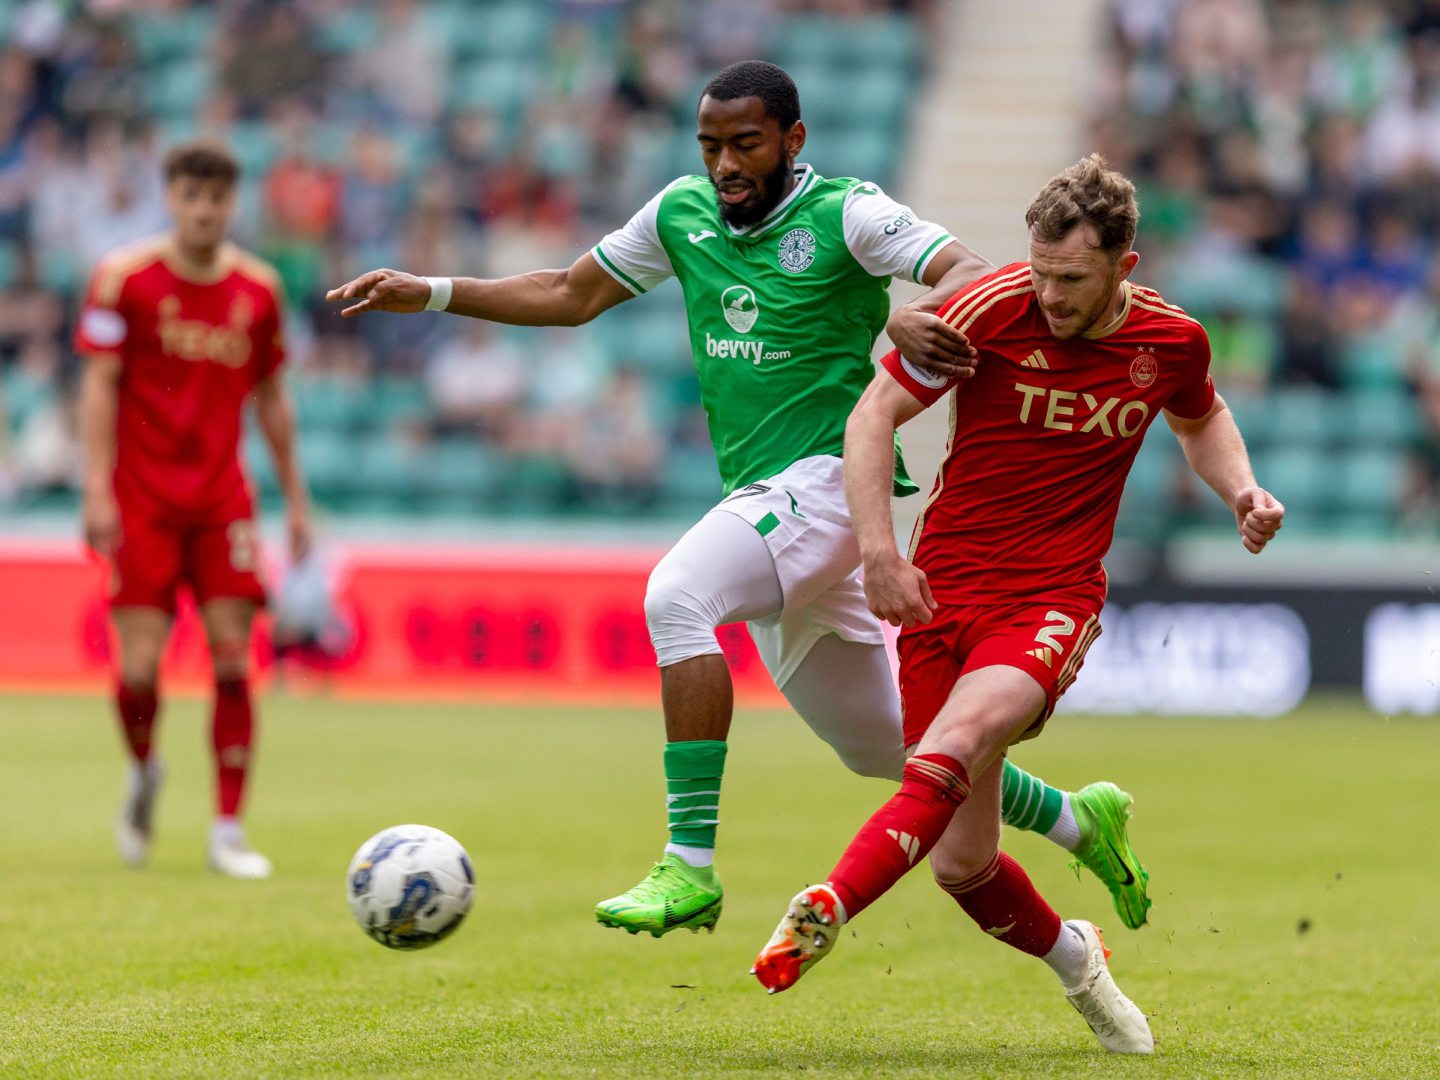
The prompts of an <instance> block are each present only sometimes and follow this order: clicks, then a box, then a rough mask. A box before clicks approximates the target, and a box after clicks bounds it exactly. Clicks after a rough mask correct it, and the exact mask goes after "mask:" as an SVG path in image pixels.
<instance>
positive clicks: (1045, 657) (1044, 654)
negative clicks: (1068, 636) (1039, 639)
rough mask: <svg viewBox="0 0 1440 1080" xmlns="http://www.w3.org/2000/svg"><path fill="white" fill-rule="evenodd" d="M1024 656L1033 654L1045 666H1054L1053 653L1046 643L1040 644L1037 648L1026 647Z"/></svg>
mask: <svg viewBox="0 0 1440 1080" xmlns="http://www.w3.org/2000/svg"><path fill="white" fill-rule="evenodd" d="M1025 655H1026V656H1033V657H1035V659H1036V660H1039V661H1040V662H1041V663H1042V664H1044V665H1045V666H1046V667H1054V666H1055V653H1054V651H1053V650H1052V649H1051V648H1050V646H1048V645H1041V646H1040V647H1039V648H1038V649H1026V650H1025Z"/></svg>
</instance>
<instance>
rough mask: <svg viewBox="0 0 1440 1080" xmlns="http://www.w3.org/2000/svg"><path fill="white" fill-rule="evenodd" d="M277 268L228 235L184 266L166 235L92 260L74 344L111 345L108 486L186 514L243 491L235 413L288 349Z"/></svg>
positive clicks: (101, 349) (107, 351) (92, 349)
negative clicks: (227, 240)
mask: <svg viewBox="0 0 1440 1080" xmlns="http://www.w3.org/2000/svg"><path fill="white" fill-rule="evenodd" d="M280 312H281V308H280V292H279V279H278V277H277V276H276V274H275V272H274V270H272V269H271V268H270V267H269V266H268V265H267V264H265V263H263V262H261V261H260V260H259V259H256V258H255V257H253V256H251V255H248V254H246V253H245V252H243V251H241V250H239V249H238V248H235V247H234V246H233V245H228V244H227V245H226V247H225V248H224V249H223V250H222V252H221V254H220V259H219V262H218V263H217V265H215V266H213V267H208V268H205V270H204V271H203V272H202V271H201V270H200V269H199V268H194V267H190V266H188V265H187V264H186V263H185V262H184V260H183V259H182V258H181V256H180V255H179V253H178V252H177V251H176V250H175V248H174V245H173V244H172V243H171V241H170V240H169V239H168V238H157V239H152V240H147V241H143V242H141V243H139V244H135V245H132V246H130V247H127V248H122V249H120V250H119V251H116V252H114V253H112V254H111V255H108V256H107V257H106V258H105V259H104V260H102V261H101V263H100V265H99V266H98V267H97V268H96V270H95V273H94V276H93V277H92V278H91V280H90V287H89V289H88V291H87V293H86V297H85V306H84V309H83V311H82V312H81V315H80V321H79V324H78V326H77V327H76V330H75V350H76V351H77V352H79V353H80V354H82V355H84V356H87V357H100V356H109V357H118V358H119V360H120V361H121V365H122V366H121V369H120V400H119V415H118V417H117V431H116V444H115V451H116V452H115V494H116V497H117V498H118V499H119V500H120V501H121V502H122V504H125V505H131V506H133V505H135V504H137V503H142V504H148V505H155V506H158V507H160V508H163V509H167V510H171V511H178V512H181V513H184V514H196V515H200V516H203V515H204V514H205V512H206V511H209V510H212V509H216V508H219V507H222V506H234V504H235V503H236V501H237V500H246V501H247V502H248V499H249V495H248V484H247V483H246V479H245V473H244V470H243V467H242V465H241V462H240V435H241V413H242V409H243V407H244V404H245V399H246V398H247V397H248V396H249V394H250V391H251V390H252V389H253V388H254V387H255V385H256V383H258V382H260V381H261V380H262V379H265V378H266V377H267V376H269V375H270V374H271V373H273V372H274V371H275V369H276V368H277V367H279V366H280V364H281V362H282V361H283V360H284V349H283V346H282V344H281V325H280V323H281V313H280Z"/></svg>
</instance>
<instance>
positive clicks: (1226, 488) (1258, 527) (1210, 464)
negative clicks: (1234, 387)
mask: <svg viewBox="0 0 1440 1080" xmlns="http://www.w3.org/2000/svg"><path fill="white" fill-rule="evenodd" d="M1165 421H1166V423H1168V424H1169V425H1170V430H1171V431H1173V432H1175V437H1176V438H1177V439H1179V440H1180V447H1181V449H1182V450H1184V451H1185V460H1186V461H1188V462H1189V463H1190V468H1191V469H1193V470H1194V471H1195V475H1196V476H1198V477H1200V479H1201V480H1204V481H1205V483H1207V484H1209V485H1210V486H1211V487H1212V488H1213V489H1214V490H1215V493H1216V494H1217V495H1219V496H1220V498H1222V499H1224V500H1225V505H1226V506H1228V507H1230V509H1231V510H1233V511H1234V513H1235V525H1236V528H1238V529H1239V531H1240V539H1241V541H1242V542H1243V543H1244V544H1245V549H1246V550H1247V551H1249V552H1251V553H1252V554H1257V555H1258V554H1259V553H1260V551H1261V550H1263V549H1264V547H1265V545H1266V544H1268V543H1269V542H1270V541H1271V540H1273V539H1274V538H1275V534H1276V533H1277V532H1279V531H1280V526H1281V525H1282V524H1283V523H1284V520H1285V507H1284V506H1283V505H1281V503H1280V500H1279V499H1277V498H1275V496H1273V495H1271V494H1270V493H1269V492H1268V491H1266V490H1265V489H1264V488H1262V487H1260V486H1259V485H1258V484H1256V483H1255V473H1254V471H1253V470H1252V469H1251V468H1250V455H1249V454H1248V453H1246V451H1245V440H1244V439H1242V438H1241V437H1240V429H1239V428H1238V427H1236V426H1235V417H1234V415H1233V414H1232V413H1231V412H1230V409H1229V407H1228V406H1227V405H1226V404H1225V401H1224V399H1223V398H1221V397H1220V395H1219V394H1216V395H1215V403H1214V405H1212V406H1211V408H1210V411H1209V412H1208V413H1206V414H1205V415H1204V416H1202V417H1200V418H1199V419H1195V420H1190V419H1186V418H1185V417H1182V416H1176V415H1175V414H1174V413H1172V412H1169V411H1167V412H1166V413H1165Z"/></svg>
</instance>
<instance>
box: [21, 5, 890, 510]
mask: <svg viewBox="0 0 1440 1080" xmlns="http://www.w3.org/2000/svg"><path fill="white" fill-rule="evenodd" d="M914 13H915V8H914V6H913V5H906V4H894V3H885V2H877V0H811V2H796V3H790V4H784V5H776V4H774V3H771V2H766V0H705V2H703V3H683V2H680V0H646V2H639V3H636V2H623V0H556V2H553V3H539V2H532V0H433V2H425V3H420V2H417V0H383V2H379V3H373V4H372V3H360V2H355V0H294V2H279V3H277V2H247V0H217V2H214V3H203V2H186V0H150V2H140V3H137V2H119V0H88V2H86V3H73V2H63V0H0V40H3V41H4V42H5V47H4V49H3V53H0V288H3V291H0V357H3V359H0V407H3V413H4V422H3V423H0V507H3V506H5V505H7V504H8V505H9V506H10V508H11V511H12V512H13V511H14V510H16V509H22V508H25V507H36V506H65V505H68V503H69V501H70V500H71V498H72V497H73V491H72V489H73V485H74V477H75V471H76V461H77V449H76V446H75V437H74V425H73V419H72V416H71V408H72V406H71V387H72V386H73V383H74V368H75V361H74V359H73V357H71V356H69V355H68V353H67V347H66V342H67V340H68V338H67V329H68V324H69V323H70V321H71V319H72V318H73V316H74V313H75V305H76V300H77V295H78V293H79V292H80V291H81V290H83V287H84V282H85V279H86V274H87V272H88V269H89V267H90V266H91V265H93V263H94V261H95V260H96V259H97V258H98V257H99V256H100V255H102V254H103V253H104V252H106V251H107V250H109V249H111V248H113V247H115V246H116V245H118V244H121V243H125V242H128V241H130V240H132V239H135V238H137V237H139V236H143V235H145V234H146V233H148V232H152V231H156V230H159V229H161V228H163V227H164V215H163V207H162V202H161V198H162V190H161V185H160V180H159V157H160V155H161V154H162V152H163V149H164V147H165V146H166V145H167V144H169V143H171V142H173V141H175V140H177V139H181V138H185V137H188V136H192V135H195V134H201V133H204V134H208V135H213V136H217V137H219V138H221V139H223V140H225V141H226V142H227V143H228V144H229V145H230V146H231V147H233V148H234V150H235V151H236V152H237V153H238V155H239V156H240V158H241V159H242V161H243V164H244V166H245V169H246V177H245V181H244V186H243V190H242V193H241V208H240V211H239V215H238V217H239V220H238V228H237V230H236V231H237V238H238V239H239V240H240V241H241V242H242V243H244V244H246V245H247V246H249V247H251V248H253V249H254V250H256V251H258V252H259V253H260V254H262V255H263V256H265V257H266V258H268V259H270V260H272V261H273V262H274V263H275V264H276V265H277V267H278V268H279V270H280V272H281V275H282V277H283V279H284V283H285V288H286V292H287V295H288V300H289V304H290V318H289V325H288V331H289V345H290V349H291V358H292V369H291V370H292V385H293V388H294V392H295V395H296V398H297V401H298V404H299V412H300V423H301V431H302V440H301V455H302V462H303V465H304V467H305V468H306V470H307V472H308V474H309V476H310V480H311V483H312V487H313V488H314V491H315V494H316V497H317V501H318V502H319V503H320V504H321V505H322V506H325V507H328V508H330V509H332V510H358V511H370V512H374V511H380V512H408V511H412V510H413V511H419V512H423V513H431V514H434V513H444V512H447V511H459V512H474V511H477V510H483V511H487V512H491V513H517V514H529V513H537V512H563V511H566V510H579V511H583V512H586V513H594V512H607V511H616V512H628V511H633V510H637V509H641V510H661V509H673V510H674V511H675V512H677V513H687V514H688V513H693V512H694V510H695V509H696V507H699V506H705V505H709V504H710V503H711V502H713V501H714V499H715V498H716V497H717V495H718V490H719V483H718V476H717V474H716V472H715V467H714V462H713V455H712V454H711V451H710V448H709V444H708V441H707V437H706V434H705V421H704V415H703V413H702V412H701V411H700V409H699V405H698V388H697V386H696V383H695V379H694V376H693V369H692V365H691V361H690V359H689V352H688V342H687V338H686V334H685V327H684V323H683V320H682V318H681V312H682V310H683V309H682V308H681V305H680V297H679V292H678V289H676V288H675V287H674V286H673V285H672V286H669V287H667V288H666V289H663V290H661V291H660V293H659V294H658V295H657V296H656V297H654V298H650V297H647V298H646V301H645V302H644V303H640V304H634V305H626V306H624V307H622V308H620V309H617V310H616V311H615V312H612V313H609V314H608V315H607V316H606V318H604V319H602V320H600V321H599V322H598V323H596V324H593V325H592V326H591V327H588V328H586V329H584V330H582V331H580V332H578V333H577V332H576V331H573V330H542V331H512V330H509V329H503V328H489V327H486V326H482V325H479V324H467V323H464V322H462V320H459V319H445V318H425V319H415V318H402V317H396V316H382V317H379V318H367V319H362V320H358V321H355V322H342V321H341V320H340V319H339V318H338V317H337V315H336V314H335V310H334V309H333V308H330V309H327V307H326V306H325V305H324V304H323V300H322V298H323V292H324V289H325V288H326V287H327V286H329V285H333V284H337V283H339V282H342V281H344V280H346V279H347V278H349V277H351V276H353V275H354V274H356V273H358V272H359V271H361V270H363V269H367V268H370V267H373V266H381V265H391V266H400V267H405V268H409V269H414V270H416V271H418V272H425V273H432V274H470V275H476V276H494V275H499V274H504V273H511V272H518V271H523V270H529V269H534V268H537V267H541V266H557V265H568V264H569V263H570V261H571V260H573V259H574V258H575V256H576V255H578V254H579V253H580V251H583V250H584V248H585V247H586V246H588V245H589V244H591V243H593V242H594V241H595V240H597V239H599V237H600V236H601V235H602V234H603V232H604V231H606V230H608V229H610V228H613V227H615V226H616V225H618V224H620V223H621V222H623V221H624V220H625V219H626V218H627V217H628V216H629V215H630V214H631V213H633V212H634V211H635V210H637V209H638V208H639V207H640V206H641V205H642V204H643V203H644V202H645V201H646V200H647V199H648V198H649V197H650V196H651V195H652V194H654V192H655V191H657V190H659V188H660V187H662V186H663V185H664V184H665V183H667V182H668V181H669V180H671V179H673V178H674V177H675V176H677V175H680V174H682V173H689V172H694V171H696V170H697V169H698V168H699V155H698V151H697V149H696V145H695V141H694V128H693V122H694V107H695V101H696V98H697V97H698V90H699V87H700V86H702V85H703V83H704V81H705V80H706V79H708V77H709V76H710V75H711V74H713V73H714V71H715V70H716V69H718V68H719V67H721V66H723V65H724V64H727V63H730V62H731V61H733V60H736V59H741V58H746V57H750V56H755V55H765V56H773V57H775V58H776V59H777V60H779V61H781V62H784V63H787V64H793V66H794V67H795V68H796V73H797V74H799V73H800V69H801V68H804V67H805V65H807V64H809V65H810V68H809V70H811V71H819V72H820V73H821V77H823V76H825V75H829V74H830V70H831V69H827V68H825V67H824V65H825V64H829V63H833V62H834V61H836V60H839V61H842V62H846V61H850V60H853V64H852V65H851V66H850V67H849V69H848V71H847V72H845V75H846V76H847V77H848V78H851V79H852V80H853V79H857V78H858V79H859V80H861V85H862V87H868V90H867V105H866V107H865V108H863V109H856V110H851V109H849V108H848V107H847V106H846V103H845V101H844V99H843V98H841V97H840V96H838V95H828V96H827V95H816V96H812V98H811V99H810V101H809V103H808V104H809V108H808V110H807V118H808V119H809V120H810V121H811V126H812V128H815V129H817V134H820V135H821V136H822V139H821V140H820V141H821V142H822V143H825V144H828V145H829V146H830V147H831V148H832V150H834V149H840V148H841V144H842V142H843V146H844V149H845V154H844V155H843V156H844V159H845V161H846V166H845V167H844V168H845V169H846V171H863V172H864V173H865V174H867V175H874V176H876V177H877V178H880V179H882V180H883V179H885V178H887V177H888V175H889V173H890V171H891V170H890V168H889V165H890V163H891V162H892V161H894V160H895V159H896V158H897V157H898V156H899V154H900V152H901V149H902V146H903V123H902V121H903V119H904V115H905V103H906V99H907V97H908V94H909V91H910V88H911V86H912V85H913V80H914V76H915V70H916V68H915V60H916V58H917V55H918V51H919V50H918V39H919V34H918V33H917V28H916V23H915V21H914ZM822 42H823V44H824V49H823V50H821V51H818V52H817V51H816V50H815V48H814V46H815V45H816V44H817V43H822ZM787 44H788V46H790V48H789V49H788V51H787ZM817 65H818V66H817ZM837 74H839V73H838V72H837ZM833 82H834V79H833V77H832V79H831V85H833ZM827 132H828V133H829V137H825V136H826V133H827ZM809 156H810V159H811V160H813V161H814V162H815V164H816V166H817V168H820V169H821V170H822V171H828V170H831V169H839V168H842V166H840V164H839V162H838V160H837V157H838V156H839V155H837V154H835V153H833V152H832V153H830V154H824V153H821V154H819V155H809ZM257 449H258V448H257ZM252 460H253V461H254V463H255V465H256V468H257V471H258V472H259V473H260V477H261V479H262V481H263V480H267V479H268V477H267V476H266V475H265V469H264V466H265V464H266V462H265V458H264V455H263V454H261V453H258V452H257V453H255V454H253V455H252Z"/></svg>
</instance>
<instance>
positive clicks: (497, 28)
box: [451, 0, 550, 62]
mask: <svg viewBox="0 0 1440 1080" xmlns="http://www.w3.org/2000/svg"><path fill="white" fill-rule="evenodd" d="M547 7H548V5H545V4H532V3H527V2H525V0H510V2H508V3H503V4H495V5H487V8H486V10H485V11H484V12H483V13H469V14H468V15H467V16H465V17H462V18H460V19H457V20H456V21H455V22H454V24H453V26H454V37H453V38H452V42H451V43H452V46H453V47H454V49H455V56H456V58H457V59H460V60H474V59H477V58H481V57H484V58H487V62H491V61H493V60H495V59H499V58H502V57H504V58H511V59H516V58H520V59H525V60H540V59H543V58H544V55H545V54H546V53H547V52H548V51H549V45H550V16H549V13H548V11H547V10H546V9H547Z"/></svg>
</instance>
